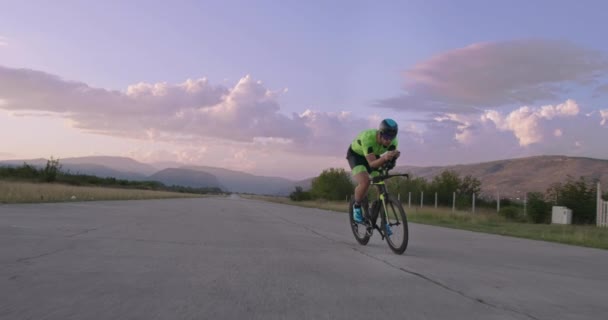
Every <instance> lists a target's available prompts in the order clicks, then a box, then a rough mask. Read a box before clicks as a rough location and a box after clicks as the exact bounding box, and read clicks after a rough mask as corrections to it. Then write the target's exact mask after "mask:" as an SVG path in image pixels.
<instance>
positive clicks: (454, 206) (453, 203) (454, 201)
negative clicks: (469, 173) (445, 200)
mask: <svg viewBox="0 0 608 320" xmlns="http://www.w3.org/2000/svg"><path fill="white" fill-rule="evenodd" d="M454 211H456V192H455V191H454V192H453V193H452V212H454Z"/></svg>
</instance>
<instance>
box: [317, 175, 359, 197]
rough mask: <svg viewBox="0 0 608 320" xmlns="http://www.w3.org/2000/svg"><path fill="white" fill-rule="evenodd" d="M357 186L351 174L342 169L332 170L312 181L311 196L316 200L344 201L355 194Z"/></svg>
mask: <svg viewBox="0 0 608 320" xmlns="http://www.w3.org/2000/svg"><path fill="white" fill-rule="evenodd" d="M354 191H355V186H354V185H353V182H352V180H351V178H350V175H349V173H347V172H346V171H345V170H344V169H341V168H330V169H326V170H323V172H322V173H321V174H320V175H319V176H318V177H316V178H314V179H313V180H312V188H311V194H312V196H313V198H316V199H326V200H343V199H346V197H347V196H350V195H352V194H353V193H354Z"/></svg>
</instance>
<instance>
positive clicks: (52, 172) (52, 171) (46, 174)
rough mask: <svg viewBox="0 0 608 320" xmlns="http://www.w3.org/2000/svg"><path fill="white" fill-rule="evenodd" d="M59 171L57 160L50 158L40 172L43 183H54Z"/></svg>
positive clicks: (59, 166)
mask: <svg viewBox="0 0 608 320" xmlns="http://www.w3.org/2000/svg"><path fill="white" fill-rule="evenodd" d="M59 170H61V165H60V164H59V159H53V157H51V159H50V160H48V161H47V162H46V167H45V168H44V170H43V171H42V177H43V179H44V181H46V182H53V181H55V180H56V179H57V174H58V173H59Z"/></svg>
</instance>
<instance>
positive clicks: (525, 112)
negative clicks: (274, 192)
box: [481, 99, 580, 146]
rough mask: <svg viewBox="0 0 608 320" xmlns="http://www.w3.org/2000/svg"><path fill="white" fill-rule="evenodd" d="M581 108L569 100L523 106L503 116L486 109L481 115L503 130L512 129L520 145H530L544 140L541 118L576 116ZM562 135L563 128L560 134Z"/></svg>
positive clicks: (486, 120)
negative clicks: (538, 105)
mask: <svg viewBox="0 0 608 320" xmlns="http://www.w3.org/2000/svg"><path fill="white" fill-rule="evenodd" d="M579 111H580V108H579V106H578V104H577V103H576V101H574V100H571V99H569V100H567V101H566V102H564V103H562V104H559V105H555V106H553V105H546V106H542V107H540V108H531V107H528V106H524V107H521V108H519V109H516V110H514V111H512V112H511V113H509V114H508V115H507V116H506V117H503V116H502V115H501V114H500V113H499V112H497V111H494V110H489V111H486V113H485V114H484V115H482V116H481V120H482V122H493V123H494V124H495V125H496V128H498V129H499V130H501V131H511V132H513V134H514V135H515V136H516V137H517V139H518V141H519V145H520V146H528V145H530V144H533V143H539V142H542V141H543V138H544V136H546V134H545V133H544V131H545V130H543V129H542V127H541V120H543V119H545V120H551V119H553V118H554V117H568V116H576V115H577V114H578V113H579ZM555 136H561V130H560V134H559V135H555Z"/></svg>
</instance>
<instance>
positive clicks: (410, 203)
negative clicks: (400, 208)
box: [407, 191, 412, 208]
mask: <svg viewBox="0 0 608 320" xmlns="http://www.w3.org/2000/svg"><path fill="white" fill-rule="evenodd" d="M407 207H408V208H411V207H412V192H411V191H410V192H408V193H407Z"/></svg>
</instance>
